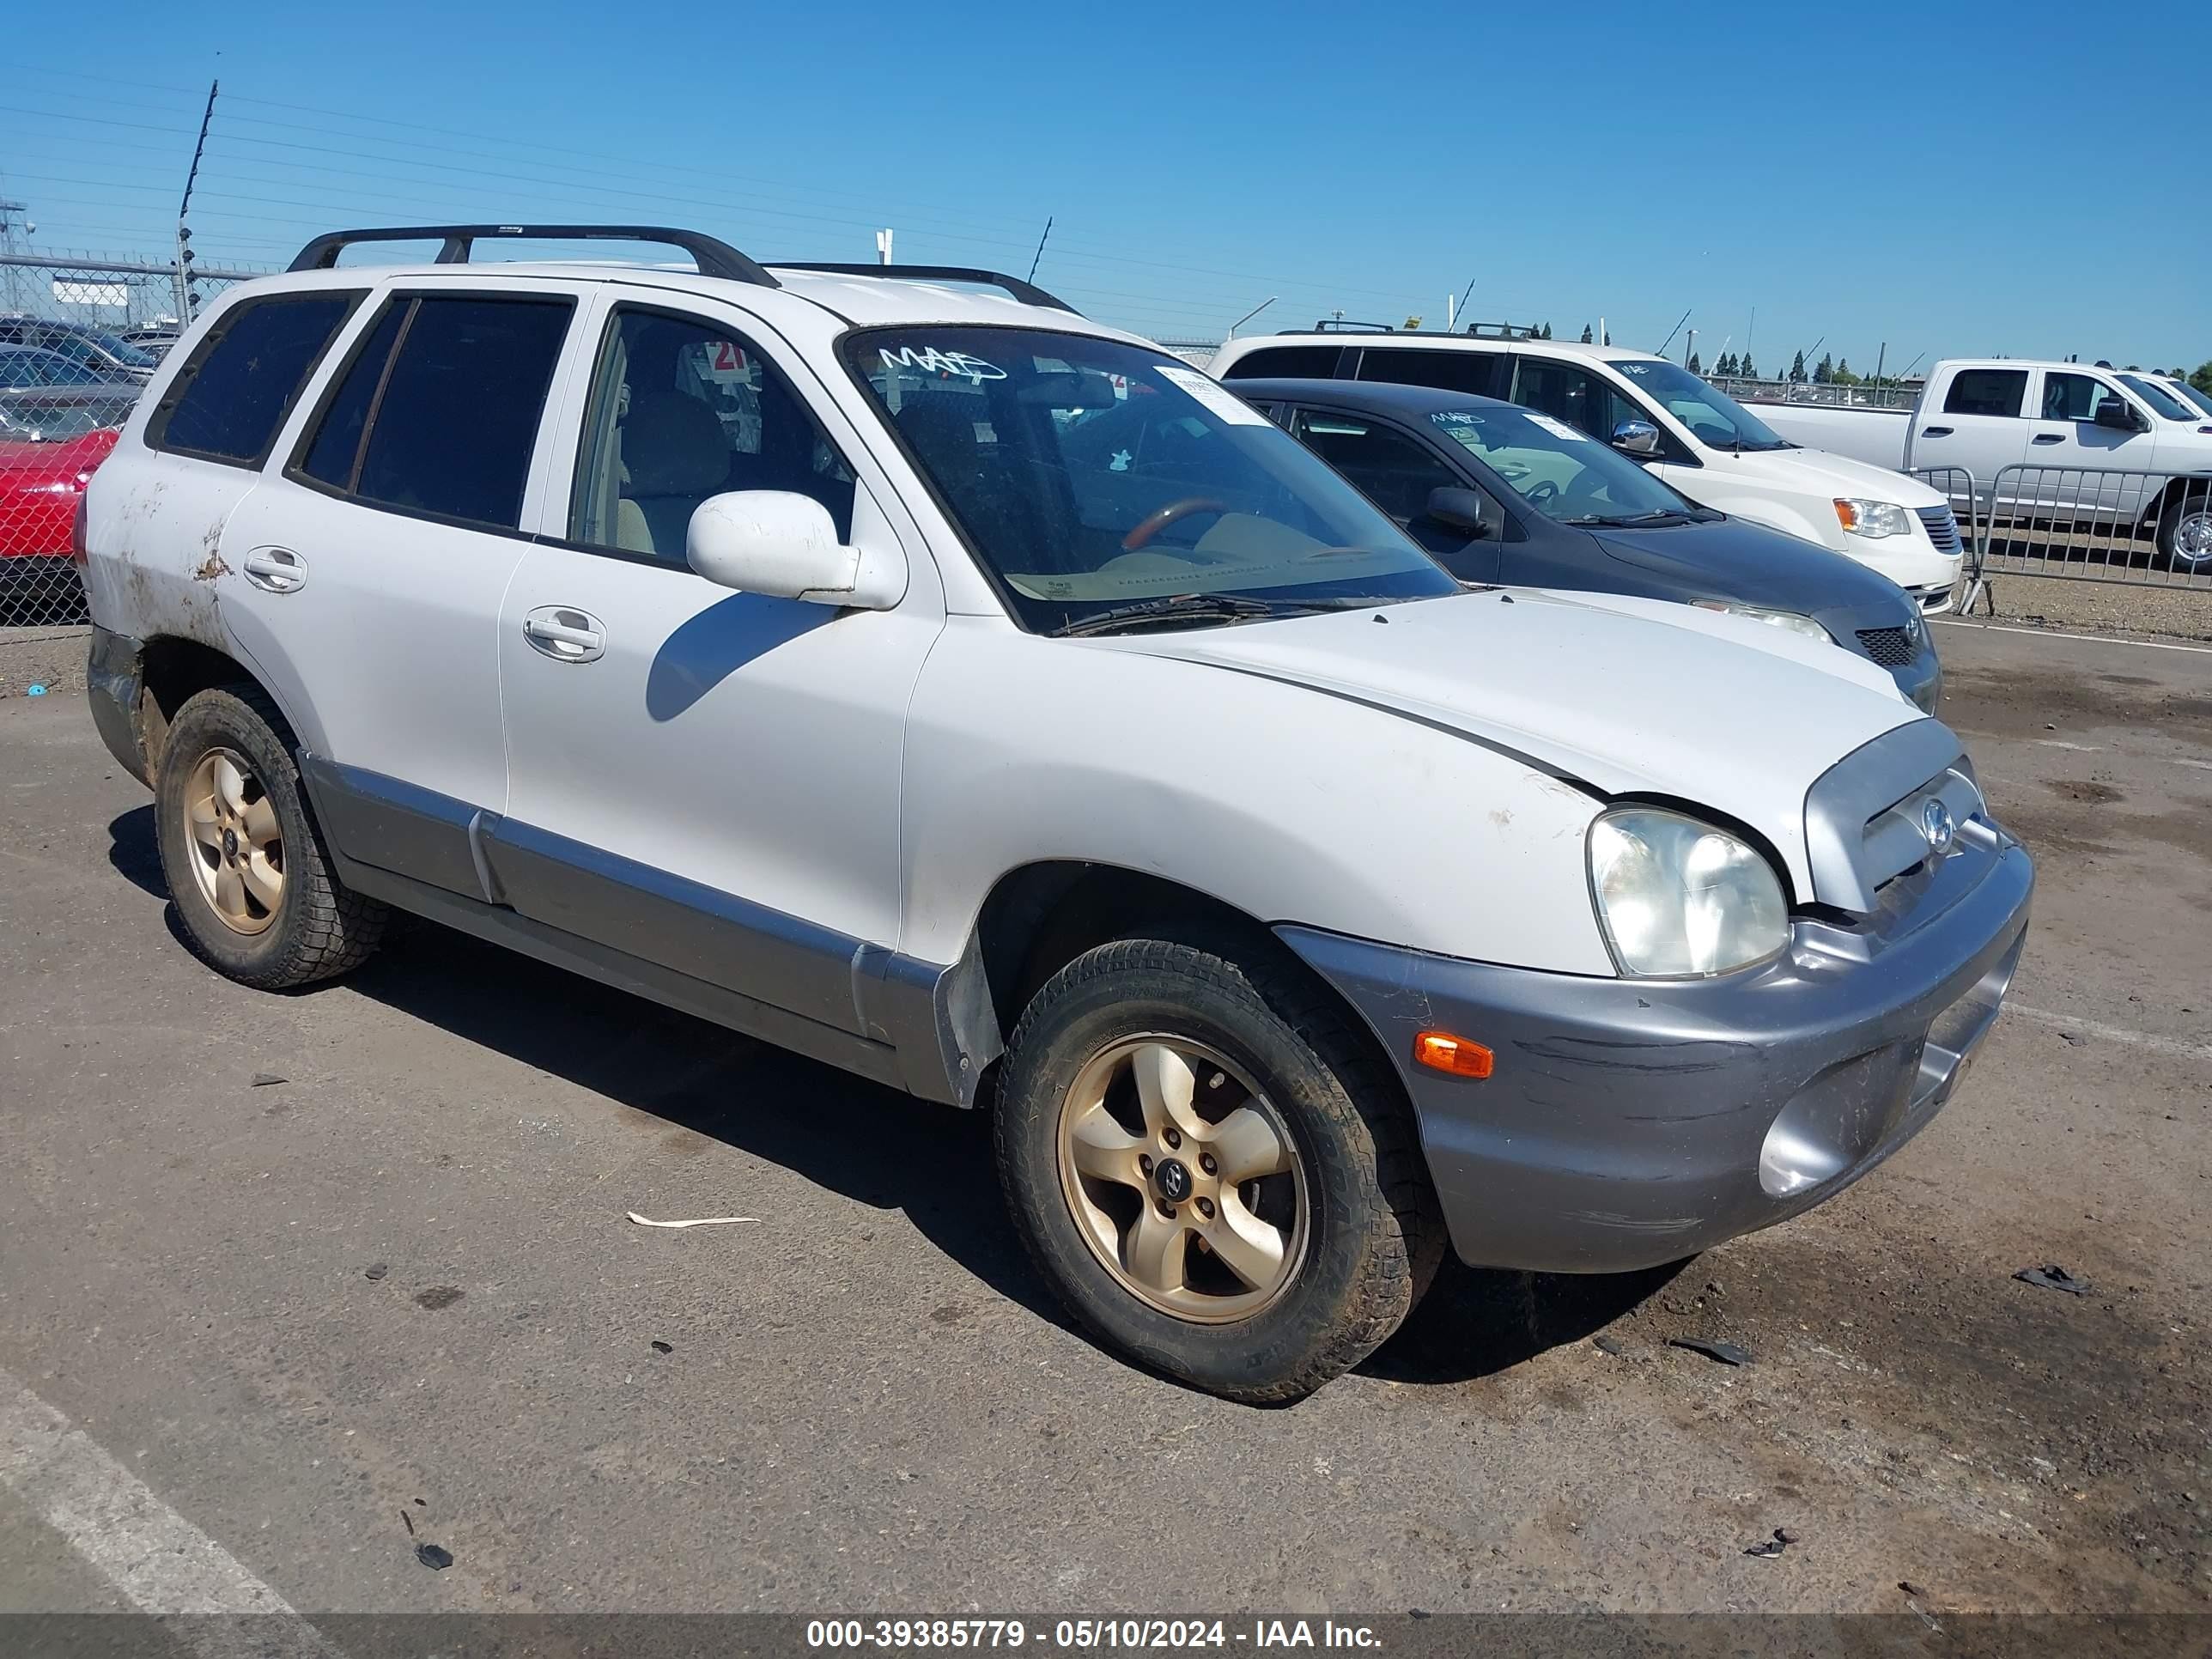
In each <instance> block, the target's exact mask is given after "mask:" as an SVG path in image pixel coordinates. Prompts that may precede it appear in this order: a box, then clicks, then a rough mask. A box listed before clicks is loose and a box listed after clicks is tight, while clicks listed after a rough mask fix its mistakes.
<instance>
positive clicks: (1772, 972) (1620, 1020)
mask: <svg viewBox="0 0 2212 1659" xmlns="http://www.w3.org/2000/svg"><path fill="white" fill-rule="evenodd" d="M1972 829H1973V830H1974V831H1975V832H1976V833H1974V834H1973V835H1972V836H1969V835H1968V834H1966V832H1965V831H1964V830H1962V832H1961V834H1960V848H1961V850H1960V851H1959V852H1956V853H1954V854H1953V855H1952V856H1950V857H1948V858H1946V859H1943V860H1939V861H1936V863H1935V864H1934V866H1933V867H1931V868H1928V869H1924V870H1923V871H1921V872H1916V873H1914V874H1912V875H1910V876H1906V877H1900V878H1899V879H1898V881H1897V882H1895V883H1893V884H1892V890H1888V891H1886V892H1885V894H1884V895H1883V913H1882V914H1881V915H1879V916H1877V917H1875V918H1874V919H1873V920H1872V921H1871V922H1870V924H1869V926H1868V927H1863V928H1849V929H1847V928H1842V927H1830V926H1828V925H1826V924H1824V923H1820V922H1814V921H1801V922H1800V923H1799V924H1798V925H1797V927H1796V932H1795V935H1794V937H1793V939H1792V942H1791V945H1790V949H1789V950H1788V951H1785V952H1784V954H1783V955H1782V956H1780V957H1778V958H1776V959H1775V960H1774V961H1772V962H1771V963H1766V964H1765V965H1764V966H1761V967H1759V968H1754V969H1746V970H1745V971H1743V972H1742V973H1740V974H1733V975H1723V977H1721V978H1718V979H1711V980H1699V981H1665V980H1632V979H1610V980H1600V979H1584V978H1579V977H1576V976H1573V975H1560V974H1543V973H1534V972H1530V971H1528V970H1527V969H1515V968H1502V967H1498V966H1494V965H1492V964H1490V963H1479V962H1466V961H1461V960H1458V959H1455V958H1451V957H1434V956H1427V955H1424V954H1421V953H1419V952H1417V951H1406V950H1402V949H1400V948H1397V947H1395V946H1390V945H1376V944H1373V943H1370V942H1369V941H1366V940H1362V939H1347V938H1345V937H1343V936H1341V935H1339V934H1334V933H1318V932H1315V931H1313V930H1311V929H1307V928H1301V927H1282V928H1279V930H1278V931H1279V933H1280V934H1281V936H1282V938H1283V939H1284V940H1285V943H1286V944H1288V945H1290V947H1291V949H1292V950H1294V951H1297V953H1298V955H1299V956H1301V957H1304V959H1305V961H1306V962H1307V963H1309V964H1310V965H1311V966H1312V967H1313V968H1314V969H1316V971H1318V972H1319V973H1320V974H1321V975H1322V976H1323V977H1324V978H1326V979H1327V980H1328V981H1329V982H1330V983H1331V984H1333V985H1334V986H1335V987H1337V989H1338V990H1340V991H1341V992H1342V993H1343V994H1344V995H1345V996H1346V998H1348V999H1349V1000H1351V1002H1352V1005H1353V1006H1355V1007H1357V1008H1358V1010H1359V1012H1360V1013H1361V1014H1362V1015H1363V1016H1364V1018H1366V1020H1367V1022H1368V1024H1369V1025H1370V1027H1372V1029H1373V1030H1374V1031H1375V1033H1376V1036H1377V1037H1379V1038H1380V1039H1381V1041H1382V1042H1383V1046H1384V1048H1385V1049H1386V1050H1387V1052H1388V1053H1389V1055H1390V1056H1391V1059H1392V1061H1393V1063H1394V1064H1395V1066H1397V1068H1398V1073H1399V1075H1400V1077H1401V1078H1402V1079H1403V1080H1404V1082H1405V1085H1406V1089H1407V1094H1408V1096H1409V1097H1411V1099H1412V1101H1413V1108H1414V1110H1415V1112H1416V1114H1417V1115H1418V1116H1419V1122H1420V1131H1421V1141H1422V1146H1423V1148H1424V1150H1425V1153H1426V1155H1427V1158H1428V1164H1429V1173H1430V1176H1431V1179H1432V1180H1433V1181H1434V1182H1435V1185H1436V1189H1437V1195H1438V1197H1439V1198H1440V1199H1441V1200H1442V1201H1443V1211H1444V1217H1445V1220H1446V1222H1447V1223H1448V1224H1449V1227H1450V1230H1451V1237H1452V1244H1453V1248H1454V1249H1455V1250H1456V1251H1457V1253H1458V1254H1459V1255H1460V1257H1461V1258H1462V1260H1463V1261H1467V1262H1468V1263H1470V1264H1472V1265H1474V1266H1479V1267H1513V1268H1525V1269H1530V1270H1534V1271H1539V1272H1546V1273H1616V1272H1626V1271H1628V1270H1631V1269H1633V1268H1638V1267H1652V1266H1656V1265H1657V1264H1659V1263H1661V1262H1665V1261H1675V1260H1677V1259H1679V1258H1680V1257H1683V1256H1686V1255H1694V1254H1696V1253H1697V1252H1698V1251H1700V1250H1703V1249H1709V1248H1710V1247H1711V1246H1712V1245H1715V1244H1717V1243H1721V1242H1722V1241H1723V1240H1724V1239H1728V1238H1732V1237H1735V1236H1736V1235H1737V1234H1739V1233H1745V1232H1750V1231H1754V1230H1755V1229H1758V1228H1760V1227H1767V1226H1771V1225H1773V1224H1775V1223H1776V1222H1778V1221H1782V1220H1785V1219H1787V1218H1789V1217H1790V1216H1793V1215H1796V1214H1797V1213H1799V1212H1801V1211H1803V1210H1806V1209H1809V1208H1810V1207H1811V1206H1814V1205H1815V1204H1818V1203H1820V1202H1821V1201H1822V1200H1825V1199H1827V1198H1829V1197H1832V1195H1834V1194H1836V1193H1838V1192H1840V1191H1841V1190H1842V1189H1843V1188H1845V1187H1847V1186H1849V1185H1850V1183H1851V1182H1854V1181H1856V1180H1857V1179H1858V1178H1859V1177H1860V1176H1863V1175H1865V1174H1866V1173H1867V1172H1868V1171H1869V1170H1872V1169H1874V1168H1875V1166H1876V1165H1877V1164H1880V1163H1881V1162H1882V1160H1883V1159H1885V1158H1888V1157H1889V1156H1890V1154H1892V1153H1893V1152H1896V1151H1897V1150H1898V1148H1899V1147H1900V1146H1903V1145H1904V1144H1905V1142H1906V1141H1907V1140H1909V1139H1911V1138H1912V1136H1913V1135H1915V1134H1917V1133H1919V1131H1920V1130H1921V1129H1922V1128H1923V1127H1925V1126H1926V1125H1927V1123H1928V1121H1929V1120H1930V1119H1931V1118H1933V1117H1934V1116H1935V1115H1936V1112H1937V1111H1938V1110H1939V1109H1941V1108H1942V1105H1943V1103H1945V1102H1946V1101H1948V1099H1949V1098H1950V1097H1951V1095H1952V1092H1953V1091H1954V1090H1955V1089H1956V1088H1957V1086H1958V1084H1959V1080H1960V1077H1961V1075H1962V1074H1963V1073H1964V1072H1965V1070H1966V1063H1967V1060H1968V1059H1969V1058H1970V1056H1971V1055H1972V1053H1973V1051H1974V1049H1975V1048H1976V1047H1977V1045H1978V1044H1979V1042H1981V1040H1982V1039H1983V1038H1984V1036H1987V1034H1988V1032H1989V1029H1990V1025H1991V1024H1993V1023H1994V1022H1995V1020H1996V1014H1997V1008H1998V1005H1999V1003H2000V1002H2001V1001H2002V998H2003V996H2004V994H2005V990H2006V987H2008V985H2009V984H2010V983H2011V980H2012V975H2013V972H2014V969H2015V968H2016V967H2017V966H2018V965H2019V962H2020V955H2021V946H2022V945H2023V943H2024V941H2025V939H2026V936H2027V915H2028V903H2029V899H2030V896H2031V894H2032V891H2033V885H2034V872H2033V867H2032V866H2031V865H2030V863H2029V861H2028V858H2027V854H2026V853H2025V852H2023V851H2022V850H2021V848H2020V847H2019V845H2018V843H2016V842H2013V841H2012V840H2011V839H2010V838H2009V837H2008V836H2004V835H2003V834H2002V832H2001V831H1999V830H1996V829H1995V828H1994V827H1992V826H1990V825H1989V824H1988V823H1987V822H1986V821H1985V820H1980V821H1977V822H1976V823H1975V824H1973V825H1972ZM1438 1029H1440V1030H1448V1031H1451V1032H1454V1033H1456V1034H1458V1035H1460V1036H1465V1037H1470V1038H1473V1039H1474V1041H1476V1042H1480V1043H1483V1044H1485V1045H1486V1046H1487V1047H1488V1048H1491V1049H1492V1052H1493V1053H1494V1054H1495V1055H1496V1064H1495V1069H1494V1071H1493V1073H1492V1075H1491V1076H1490V1077H1488V1078H1486V1079H1480V1080H1474V1079H1461V1078H1453V1077H1447V1076H1444V1075H1443V1074H1441V1073H1435V1072H1431V1071H1428V1070H1426V1069H1425V1068H1423V1067H1421V1066H1417V1065H1415V1064H1414V1063H1413V1058H1412V1056H1413V1040H1414V1037H1415V1036H1416V1035H1417V1034H1418V1033H1419V1032H1421V1031H1423V1030H1438Z"/></svg>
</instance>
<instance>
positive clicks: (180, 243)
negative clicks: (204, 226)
mask: <svg viewBox="0 0 2212 1659" xmlns="http://www.w3.org/2000/svg"><path fill="white" fill-rule="evenodd" d="M221 89H222V82H220V81H210V82H208V95H207V107H206V108H205V109H204V110H202V111H201V112H200V136H199V142H198V143H196V144H194V145H193V146H192V165H191V171H190V172H188V173H185V194H184V197H183V199H182V200H180V201H179V202H178V204H177V322H178V324H179V326H181V327H187V328H188V327H190V326H191V320H192V228H191V224H190V223H189V222H187V220H186V215H188V214H190V213H191V210H192V186H193V185H195V184H197V183H198V182H199V176H200V156H201V155H202V154H203V153H204V151H205V150H206V149H207V135H208V123H209V122H210V120H212V119H213V118H215V95H216V93H217V92H218V91H220V90H221Z"/></svg>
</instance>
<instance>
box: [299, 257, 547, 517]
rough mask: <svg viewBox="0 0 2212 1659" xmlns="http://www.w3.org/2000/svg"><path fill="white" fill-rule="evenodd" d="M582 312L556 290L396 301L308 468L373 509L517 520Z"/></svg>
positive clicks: (332, 409)
mask: <svg viewBox="0 0 2212 1659" xmlns="http://www.w3.org/2000/svg"><path fill="white" fill-rule="evenodd" d="M574 309H575V303H574V301H571V300H568V299H566V298H556V297H552V296H550V295H549V296H542V297H538V296H533V297H529V298H520V297H518V298H512V299H510V298H507V297H503V296H502V297H501V298H497V299H490V298H483V297H480V296H477V295H458V294H456V295H422V296H421V297H419V298H413V299H402V300H399V301H395V302H394V304H393V306H392V308H391V310H390V311H388V312H387V313H386V315H385V317H384V318H383V319H381V320H380V322H379V323H378V325H377V326H376V328H375V330H374V331H373V332H372V334H371V336H370V338H369V340H368V343H367V344H366V347H365V349H363V350H362V352H360V353H358V354H356V356H355V358H354V361H353V362H352V364H351V365H350V366H349V368H348V370H347V372H346V374H345V378H344V380H343V381H342V382H341V383H340V384H339V385H338V386H337V389H336V390H335V391H334V392H332V393H331V398H330V400H329V402H328V403H327V404H325V406H324V409H323V411H322V415H321V417H320V419H319V422H318V423H317V427H316V429H315V432H314V434H313V436H312V437H311V438H310V439H309V440H308V441H307V447H306V450H305V453H304V456H303V459H302V463H301V468H300V471H301V475H302V476H304V477H310V478H313V479H315V480H317V481H319V482H320V483H325V484H328V485H330V486H331V487H332V488H334V489H342V490H344V491H346V493H348V494H350V495H354V496H356V497H357V498H358V499H360V500H361V501H364V502H366V503H368V504H371V505H374V506H378V507H397V508H399V509H400V510H402V511H404V512H409V513H427V514H429V515H430V516H433V517H435V518H441V519H451V520H457V521H459V522H461V523H464V524H471V525H482V526H485V527H487V528H489V529H497V530H513V529H514V528H516V527H517V526H520V523H521V522H522V494H523V489H524V487H525V486H526V484H527V483H528V482H529V477H530V457H531V452H532V450H533V449H534V448H535V447H536V446H537V442H538V419H539V417H540V416H541V415H542V414H543V413H544V407H545V397H546V393H547V392H548V391H549V389H550V387H551V386H552V383H553V368H554V365H555V363H556V362H557V361H558V360H559V358H560V356H561V343H562V339H563V338H564V337H566V335H567V333H568V319H569V316H570V314H571V313H573V312H574ZM387 336H388V343H385V342H386V337H387ZM380 343H382V344H383V349H382V350H381V351H380V350H379V349H378V348H379V346H380Z"/></svg>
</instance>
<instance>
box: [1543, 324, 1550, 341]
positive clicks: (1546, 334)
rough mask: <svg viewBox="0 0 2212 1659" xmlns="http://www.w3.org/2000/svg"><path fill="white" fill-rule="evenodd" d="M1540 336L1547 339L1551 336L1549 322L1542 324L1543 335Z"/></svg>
mask: <svg viewBox="0 0 2212 1659" xmlns="http://www.w3.org/2000/svg"><path fill="white" fill-rule="evenodd" d="M1542 337H1543V338H1545V339H1547V340H1548V339H1550V338H1551V337H1552V325H1550V324H1549V323H1547V324H1545V325H1544V332H1543V336H1542Z"/></svg>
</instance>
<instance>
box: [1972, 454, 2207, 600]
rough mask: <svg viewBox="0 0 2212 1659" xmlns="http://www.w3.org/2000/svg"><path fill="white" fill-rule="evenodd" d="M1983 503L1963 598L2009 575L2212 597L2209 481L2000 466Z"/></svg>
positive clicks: (2110, 470) (2195, 476)
mask: <svg viewBox="0 0 2212 1659" xmlns="http://www.w3.org/2000/svg"><path fill="white" fill-rule="evenodd" d="M1977 494H1979V492H1977ZM1982 499H1983V500H1984V502H1985V505H1984V507H1983V512H1984V515H1985V516H1984V521H1983V523H1982V526H1981V527H1980V532H1979V534H1978V536H1977V538H1975V549H1976V552H1975V559H1974V566H1973V568H1972V570H1971V571H1970V572H1969V573H1968V575H1969V581H1970V587H1969V597H1970V599H1971V597H1972V594H1974V593H1977V592H1984V591H1986V589H1987V587H1988V585H1989V583H1990V580H1991V579H1992V578H1994V577H1996V576H1998V575H2002V574H2008V573H2009V574H2016V575H2028V576H2040V577H2053V578H2059V579H2063V580H2071V581H2092V582H2110V583H2116V584H2119V585H2122V586H2130V587H2160V588H2179V589H2186V590H2193V591H2196V592H2204V593H2208V594H2212V473H2191V474H2187V475H2185V476H2179V477H2177V476H2175V475H2173V474H2171V473H2163V472H2142V471H2130V470H2124V469H2120V468H2116V467H2086V466H2045V465H2019V466H2008V467H2002V468H2000V469H1999V470H1998V471H1997V473H1996V477H1994V478H1992V479H1991V480H1990V490H1989V493H1988V495H1986V497H1983V498H1982ZM1961 608H1962V609H1963V608H1965V607H1961Z"/></svg>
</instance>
